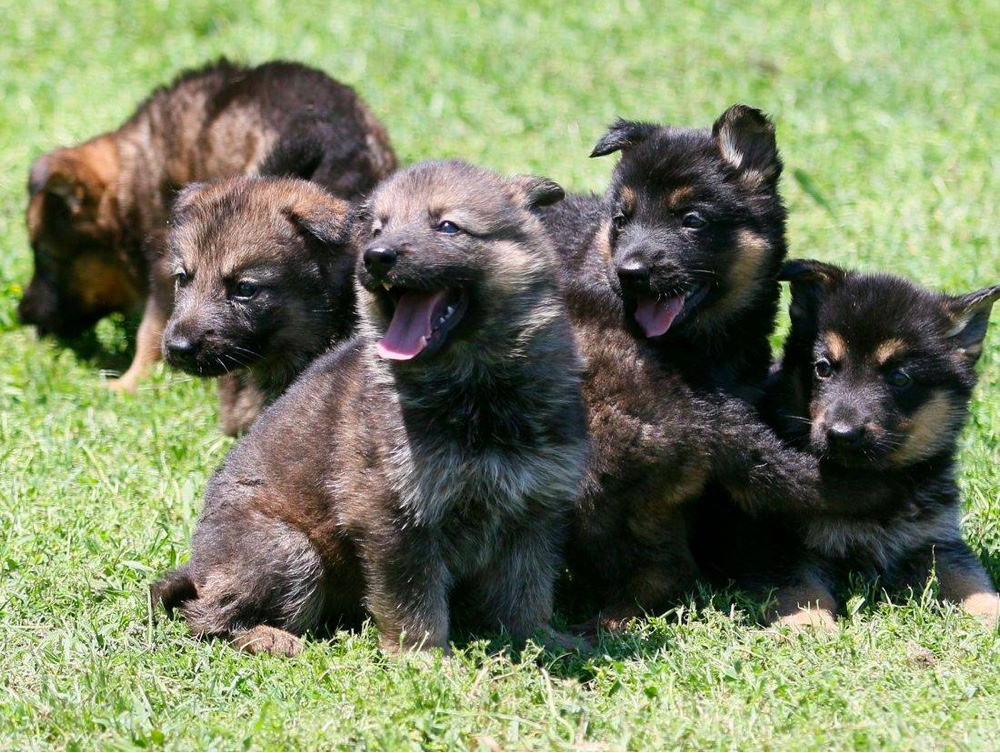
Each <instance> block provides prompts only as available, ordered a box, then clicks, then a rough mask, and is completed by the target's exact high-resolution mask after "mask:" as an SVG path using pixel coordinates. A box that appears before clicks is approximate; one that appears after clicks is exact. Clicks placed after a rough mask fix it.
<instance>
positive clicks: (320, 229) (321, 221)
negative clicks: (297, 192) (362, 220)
mask: <svg viewBox="0 0 1000 753" xmlns="http://www.w3.org/2000/svg"><path fill="white" fill-rule="evenodd" d="M285 214H286V215H287V216H288V219H290V220H291V221H292V223H294V224H295V225H297V226H298V227H300V228H302V229H303V230H304V231H306V232H307V233H309V234H310V235H312V236H313V237H314V238H316V239H318V240H319V241H320V242H321V243H326V244H328V245H332V246H342V245H344V244H347V243H350V241H351V236H352V223H351V222H350V218H351V217H352V212H351V205H350V203H348V202H346V201H344V200H343V199H338V198H336V197H335V196H331V195H330V194H328V193H327V192H326V191H323V190H321V189H317V191H315V192H311V193H310V195H309V196H308V197H306V196H303V197H302V198H301V199H299V200H297V201H296V202H295V203H293V204H292V205H291V206H289V207H287V208H286V209H285Z"/></svg>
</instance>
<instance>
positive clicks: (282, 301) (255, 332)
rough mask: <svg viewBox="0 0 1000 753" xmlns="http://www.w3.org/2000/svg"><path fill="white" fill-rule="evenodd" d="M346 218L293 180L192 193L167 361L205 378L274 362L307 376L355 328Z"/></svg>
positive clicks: (182, 228) (181, 222) (174, 234)
mask: <svg viewBox="0 0 1000 753" xmlns="http://www.w3.org/2000/svg"><path fill="white" fill-rule="evenodd" d="M349 209H350V206H349V205H348V204H347V203H346V202H344V201H342V200H340V199H337V198H334V197H333V196H331V195H329V194H328V193H326V192H325V191H324V190H323V189H321V188H320V187H319V186H317V185H315V184H314V183H310V182H308V181H303V180H297V179H292V178H258V177H249V176H239V177H235V178H230V179H227V180H223V181H219V182H217V183H211V184H195V185H191V186H189V187H188V188H186V189H185V190H184V191H183V192H182V193H181V194H180V195H179V196H178V198H177V201H176V202H175V205H174V208H173V216H172V219H171V227H170V232H169V236H168V249H169V250H168V256H167V258H166V259H165V264H166V271H167V272H169V273H170V274H171V275H173V278H174V283H175V304H174V310H173V313H172V315H171V317H170V320H169V321H168V322H167V326H166V329H165V330H164V336H163V354H164V357H165V358H166V360H167V361H168V362H169V363H170V364H171V365H173V366H176V367H178V368H180V369H183V370H185V371H188V372H191V373H193V374H198V375H200V376H218V375H220V374H223V373H225V372H228V371H230V370H231V369H233V368H237V367H251V368H254V367H258V366H260V365H261V364H266V363H270V362H280V364H283V365H284V366H286V367H287V368H289V369H295V370H297V369H298V368H301V366H302V365H303V364H302V363H301V362H300V361H301V360H302V359H307V358H309V357H311V356H312V355H314V354H315V353H316V352H318V351H319V350H321V349H322V348H323V347H324V346H325V345H327V344H328V343H329V340H330V337H331V334H333V333H336V332H337V331H338V330H341V329H343V330H346V329H348V328H349V326H348V322H347V321H345V320H347V319H351V320H352V321H353V319H352V317H353V314H352V313H351V312H352V311H353V303H354V291H353V287H352V279H351V276H352V272H353V263H354V256H353V251H352V249H351V247H350V230H349V223H348V216H349ZM344 334H346V331H345V332H344Z"/></svg>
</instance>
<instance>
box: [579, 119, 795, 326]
mask: <svg viewBox="0 0 1000 753" xmlns="http://www.w3.org/2000/svg"><path fill="white" fill-rule="evenodd" d="M774 130H775V129H774V124H773V123H772V122H771V121H770V120H769V119H768V118H767V117H766V116H765V115H764V114H763V113H762V112H761V111H760V110H756V109H753V108H751V107H747V106H745V105H734V106H733V107H731V108H729V109H728V110H726V112H725V113H723V114H722V116H721V117H720V118H719V119H718V121H716V123H715V125H714V126H713V127H712V129H711V131H709V130H689V129H681V128H672V127H669V126H656V125H651V124H648V123H634V122H629V121H624V120H619V121H618V122H617V123H616V124H615V125H614V126H612V127H611V129H610V130H609V131H608V133H606V134H605V135H604V137H603V138H602V139H601V140H600V141H599V142H598V143H597V146H595V147H594V151H593V152H592V154H591V156H592V157H596V156H602V155H605V154H611V153H612V152H616V151H621V153H622V155H621V159H620V160H619V162H618V165H617V167H616V168H615V171H614V174H613V176H612V179H611V186H610V188H609V189H608V205H609V206H610V207H611V216H610V217H609V218H608V220H607V225H606V227H605V228H604V229H603V230H602V233H603V234H604V237H605V238H606V242H607V252H606V256H607V260H608V274H609V277H610V281H611V285H612V287H613V288H614V289H615V290H616V292H618V293H619V294H620V295H621V296H622V297H623V299H624V300H625V306H626V311H627V312H628V314H629V315H630V316H629V318H630V320H631V322H632V324H633V326H634V327H635V329H636V332H637V334H639V335H641V336H644V337H660V336H662V335H664V334H666V333H667V331H668V330H674V331H676V330H678V329H680V328H685V327H687V328H691V327H693V328H701V329H709V328H712V327H715V326H720V325H721V324H722V323H724V322H725V321H726V320H727V319H729V318H731V317H732V316H734V315H738V314H739V313H740V312H741V311H742V310H745V308H746V307H747V306H749V305H751V304H752V302H753V301H754V300H755V299H756V297H757V296H758V295H763V294H768V292H769V294H770V295H774V294H775V285H774V275H775V274H776V273H777V270H778V267H779V266H780V263H781V260H782V258H783V257H784V254H785V244H784V222H785V211H784V208H783V206H782V204H781V198H780V196H779V194H778V178H779V176H780V174H781V167H782V165H781V159H780V158H779V156H778V149H777V145H776V143H775V135H774Z"/></svg>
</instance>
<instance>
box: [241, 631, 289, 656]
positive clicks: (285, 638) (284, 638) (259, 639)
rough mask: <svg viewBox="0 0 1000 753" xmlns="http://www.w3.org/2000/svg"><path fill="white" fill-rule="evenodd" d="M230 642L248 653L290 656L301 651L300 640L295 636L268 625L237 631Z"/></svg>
mask: <svg viewBox="0 0 1000 753" xmlns="http://www.w3.org/2000/svg"><path fill="white" fill-rule="evenodd" d="M231 643H232V645H233V647H234V648H236V649H238V650H240V651H246V652H247V653H248V654H275V655H277V656H288V657H292V656H297V655H298V654H299V653H300V652H301V651H302V641H301V640H300V639H299V638H298V637H297V636H295V635H292V634H291V633H289V632H287V631H285V630H281V629H280V628H276V627H271V626H270V625H257V626H256V627H252V628H250V629H249V630H244V631H243V632H241V633H237V634H236V635H234V636H233V639H232V641H231Z"/></svg>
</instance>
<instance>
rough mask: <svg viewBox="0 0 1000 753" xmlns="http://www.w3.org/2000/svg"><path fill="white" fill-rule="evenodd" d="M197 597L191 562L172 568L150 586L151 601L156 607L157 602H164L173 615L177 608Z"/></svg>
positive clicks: (164, 605)
mask: <svg viewBox="0 0 1000 753" xmlns="http://www.w3.org/2000/svg"><path fill="white" fill-rule="evenodd" d="M197 598H198V589H197V587H196V586H195V584H194V580H192V578H191V563H190V562H187V563H185V564H183V565H181V566H180V567H178V568H177V569H176V570H171V571H170V572H168V573H167V574H166V575H164V576H163V577H162V578H160V579H159V580H158V581H156V583H154V584H153V585H151V586H150V587H149V600H150V603H151V604H152V605H153V607H154V608H155V607H156V605H157V603H160V604H163V608H164V609H166V610H167V614H169V615H170V616H171V617H172V616H173V614H174V610H175V609H179V608H180V607H182V606H184V604H186V603H187V602H189V601H194V600H195V599H197Z"/></svg>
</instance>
